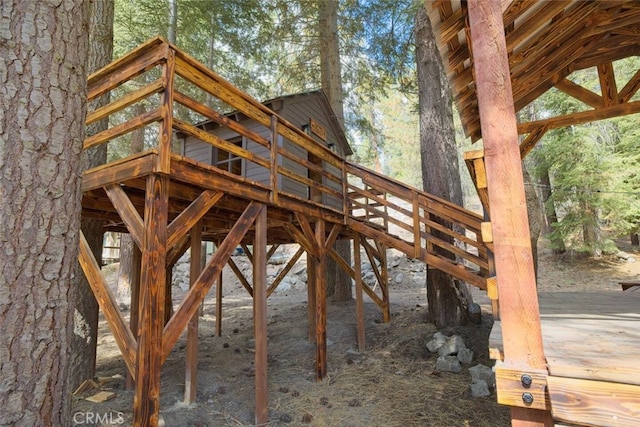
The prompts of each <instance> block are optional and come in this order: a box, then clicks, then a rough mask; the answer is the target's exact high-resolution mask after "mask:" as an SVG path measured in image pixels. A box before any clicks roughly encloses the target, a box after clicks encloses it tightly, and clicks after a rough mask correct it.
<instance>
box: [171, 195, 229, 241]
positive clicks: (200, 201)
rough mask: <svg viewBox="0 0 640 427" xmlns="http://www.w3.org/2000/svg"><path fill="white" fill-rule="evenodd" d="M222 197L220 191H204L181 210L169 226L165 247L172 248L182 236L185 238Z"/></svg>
mask: <svg viewBox="0 0 640 427" xmlns="http://www.w3.org/2000/svg"><path fill="white" fill-rule="evenodd" d="M222 196H224V192H222V191H213V190H205V191H203V192H202V194H200V196H198V198H197V199H195V200H194V201H193V202H192V203H191V204H190V205H189V207H187V208H186V209H185V210H183V211H182V212H181V213H180V215H178V216H177V217H176V218H175V219H174V220H173V221H171V224H169V227H168V230H167V232H168V233H169V237H168V238H167V247H168V248H172V247H173V245H175V244H176V242H178V241H179V240H180V239H181V238H182V237H183V236H185V235H186V234H187V233H188V232H189V230H190V229H191V227H193V226H194V225H195V224H196V223H197V222H198V221H200V219H201V218H202V217H203V216H204V215H205V214H206V213H207V212H209V209H211V207H213V205H215V204H216V203H217V202H218V200H220V199H221V198H222Z"/></svg>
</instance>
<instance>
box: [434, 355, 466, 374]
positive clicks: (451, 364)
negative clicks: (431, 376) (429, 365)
mask: <svg viewBox="0 0 640 427" xmlns="http://www.w3.org/2000/svg"><path fill="white" fill-rule="evenodd" d="M436 371H439V372H460V371H462V365H460V361H459V360H458V358H457V357H455V356H440V357H438V360H436Z"/></svg>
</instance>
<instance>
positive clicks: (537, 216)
mask: <svg viewBox="0 0 640 427" xmlns="http://www.w3.org/2000/svg"><path fill="white" fill-rule="evenodd" d="M522 175H523V180H524V195H525V197H526V200H527V216H528V217H529V234H530V236H531V255H532V256H533V271H534V273H535V275H536V278H537V277H538V238H539V237H540V234H541V233H542V211H541V210H540V202H539V200H538V194H537V193H536V190H535V188H534V187H533V181H532V179H531V176H530V175H529V172H527V170H526V169H525V168H524V167H523V168H522Z"/></svg>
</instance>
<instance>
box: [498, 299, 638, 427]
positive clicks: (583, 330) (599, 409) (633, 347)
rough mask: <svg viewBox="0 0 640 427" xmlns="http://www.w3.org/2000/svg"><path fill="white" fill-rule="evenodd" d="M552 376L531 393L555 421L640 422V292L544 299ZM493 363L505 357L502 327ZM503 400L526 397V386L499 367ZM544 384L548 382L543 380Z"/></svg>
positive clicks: (618, 426) (543, 315)
mask: <svg viewBox="0 0 640 427" xmlns="http://www.w3.org/2000/svg"><path fill="white" fill-rule="evenodd" d="M539 300H540V319H541V325H542V337H543V341H544V354H545V358H546V361H547V369H548V376H547V377H546V389H542V390H541V389H539V388H537V387H536V386H535V384H534V387H533V389H534V390H535V391H536V393H537V392H540V393H541V396H543V402H544V403H543V404H544V405H545V406H546V407H547V409H550V410H551V412H552V414H553V418H554V419H555V420H559V421H563V422H568V423H575V424H580V425H594V426H611V427H614V426H615V427H624V426H629V427H630V426H638V425H640V364H639V363H638V357H639V356H638V351H639V349H640V293H638V292H613V291H612V292H599V293H585V292H582V293H577V292H553V293H543V294H540V298H539ZM489 341H490V342H489V346H490V354H491V357H492V358H493V359H496V360H498V361H501V360H503V359H504V354H503V346H502V329H501V325H500V322H499V321H498V322H496V323H495V324H494V327H493V330H492V331H491V337H490V340H489ZM496 366H497V368H496V377H497V381H498V401H499V402H501V403H504V404H510V403H513V401H514V400H522V396H521V392H519V391H517V390H518V389H522V387H518V388H515V387H509V383H510V382H513V381H518V382H519V381H520V379H519V378H515V379H514V378H511V377H510V375H509V371H508V370H503V369H502V365H501V363H500V362H498V364H497V365H496ZM539 384H540V385H544V384H545V381H543V380H542V379H541V381H540V382H539Z"/></svg>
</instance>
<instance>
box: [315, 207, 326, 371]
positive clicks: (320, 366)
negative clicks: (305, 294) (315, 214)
mask: <svg viewBox="0 0 640 427" xmlns="http://www.w3.org/2000/svg"><path fill="white" fill-rule="evenodd" d="M315 234H316V242H318V245H319V246H320V248H321V249H320V251H319V252H320V253H319V254H318V261H317V263H316V264H315V270H316V271H315V276H316V277H315V289H316V379H317V380H322V379H323V378H324V377H325V376H326V375H327V287H326V284H325V282H324V278H325V277H326V267H327V254H326V250H325V249H324V248H325V243H324V242H325V222H324V220H323V219H318V220H316V230H315Z"/></svg>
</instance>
